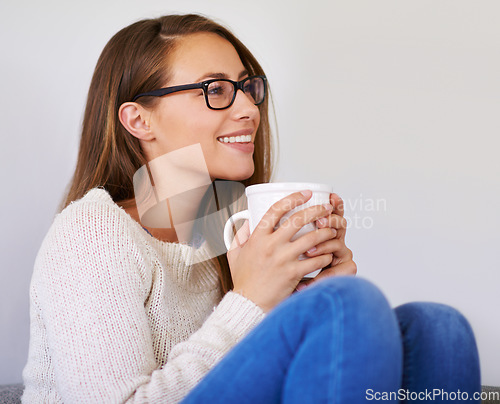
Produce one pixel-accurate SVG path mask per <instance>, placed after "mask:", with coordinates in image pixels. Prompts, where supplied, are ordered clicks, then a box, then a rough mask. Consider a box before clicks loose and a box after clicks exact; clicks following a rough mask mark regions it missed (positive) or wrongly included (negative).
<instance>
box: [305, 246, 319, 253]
mask: <svg viewBox="0 0 500 404" xmlns="http://www.w3.org/2000/svg"><path fill="white" fill-rule="evenodd" d="M316 250H317V248H316V247H313V248H310V249H309V250H307V252H308V253H313V252H314V251H316Z"/></svg>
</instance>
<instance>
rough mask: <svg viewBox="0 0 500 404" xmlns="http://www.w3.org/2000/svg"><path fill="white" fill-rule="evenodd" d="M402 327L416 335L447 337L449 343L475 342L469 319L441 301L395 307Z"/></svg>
mask: <svg viewBox="0 0 500 404" xmlns="http://www.w3.org/2000/svg"><path fill="white" fill-rule="evenodd" d="M395 312H396V315H397V317H398V320H399V324H400V327H401V329H402V331H403V333H405V332H411V334H412V335H413V336H414V337H417V336H418V337H419V338H425V339H429V338H432V339H435V338H440V339H445V340H446V341H448V343H450V344H451V343H453V342H455V343H457V344H461V343H463V342H465V341H472V342H474V333H473V331H472V328H471V326H470V324H469V322H468V321H467V319H466V318H465V317H464V316H463V315H462V314H461V313H460V312H459V311H458V310H456V309H455V308H453V307H450V306H447V305H445V304H440V303H430V302H413V303H406V304H403V305H401V306H399V307H396V309H395Z"/></svg>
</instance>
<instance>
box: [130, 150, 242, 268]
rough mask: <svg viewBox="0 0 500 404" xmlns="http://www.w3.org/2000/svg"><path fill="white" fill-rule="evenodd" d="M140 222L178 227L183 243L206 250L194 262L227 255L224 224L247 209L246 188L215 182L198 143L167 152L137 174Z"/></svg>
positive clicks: (135, 176)
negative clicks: (202, 247)
mask: <svg viewBox="0 0 500 404" xmlns="http://www.w3.org/2000/svg"><path fill="white" fill-rule="evenodd" d="M133 182H134V193H135V200H136V204H137V210H138V213H139V218H140V221H141V224H142V225H143V226H146V227H151V228H167V229H168V228H174V229H175V231H176V234H177V238H178V240H179V242H180V243H182V244H186V245H189V246H192V247H196V248H199V247H201V246H204V253H203V254H201V255H200V257H198V258H196V256H195V258H194V260H195V262H196V261H200V260H206V259H209V258H214V257H216V256H218V255H221V254H225V253H226V252H227V249H226V247H225V245H224V241H223V232H224V224H225V223H226V221H227V220H228V219H229V217H231V216H232V215H233V214H234V213H236V212H239V211H241V210H244V209H246V197H245V187H244V186H243V184H241V183H240V182H236V181H223V180H220V181H219V180H216V181H213V182H212V180H211V178H210V175H209V172H208V168H207V164H206V161H205V158H204V156H203V151H202V148H201V145H200V144H195V145H191V146H187V147H183V148H181V149H178V150H175V151H172V152H170V153H167V154H164V155H162V156H160V157H157V158H156V159H154V160H152V161H150V162H148V164H146V165H144V166H142V167H141V168H140V169H139V170H137V172H136V173H135V175H134V179H133Z"/></svg>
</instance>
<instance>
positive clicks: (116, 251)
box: [23, 189, 264, 403]
mask: <svg viewBox="0 0 500 404" xmlns="http://www.w3.org/2000/svg"><path fill="white" fill-rule="evenodd" d="M209 257H210V255H209V252H208V250H207V247H206V245H202V246H201V247H200V248H198V249H195V248H193V247H190V246H188V245H184V244H178V243H165V242H161V241H159V240H157V239H155V238H153V237H151V236H150V235H149V234H147V233H146V232H145V231H144V229H142V227H141V226H140V225H139V223H137V222H135V221H134V220H133V219H132V218H131V217H130V216H129V215H128V214H127V213H126V212H125V211H124V210H123V209H121V208H120V207H119V206H118V205H116V204H115V203H114V202H113V201H112V199H111V197H110V196H109V194H108V193H107V192H106V191H104V190H102V189H93V190H91V191H90V192H89V193H88V194H87V195H86V196H85V197H83V198H82V199H80V200H79V201H76V202H74V203H72V204H70V205H69V206H68V207H67V208H66V209H65V210H64V211H63V212H61V213H60V214H59V215H58V216H57V217H56V219H55V221H54V224H53V225H52V227H51V228H50V230H49V232H48V234H47V236H46V238H45V240H44V242H43V244H42V247H41V248H40V251H39V253H38V256H37V259H36V262H35V268H34V273H33V278H32V281H31V288H30V305H31V306H30V312H31V338H30V349H29V357H28V363H27V365H26V367H25V369H24V372H23V377H24V383H25V386H26V388H25V392H24V395H23V402H25V403H38V402H40V403H41V402H44V403H48V402H49V403H61V402H64V403H123V402H127V403H155V402H163V403H175V402H179V401H180V400H181V399H182V398H183V397H184V396H185V395H186V394H187V393H188V392H189V391H190V390H191V389H192V388H193V387H194V386H195V385H196V384H197V383H198V382H199V381H200V379H201V378H202V377H203V376H204V375H205V374H206V373H207V372H208V371H209V370H210V369H211V368H212V367H213V366H214V365H215V364H217V363H218V362H219V361H220V359H221V358H222V357H223V356H224V355H225V354H226V353H227V352H228V351H229V350H230V349H231V348H232V347H233V346H234V345H235V344H236V343H237V342H238V341H240V340H241V339H242V338H243V337H244V336H245V335H246V334H247V333H248V332H249V331H250V330H251V329H252V328H254V327H255V325H257V324H258V323H259V322H260V321H261V320H262V318H263V317H264V313H263V312H262V310H261V309H260V308H259V307H258V306H256V305H255V304H254V303H252V302H251V301H250V300H248V299H246V298H244V297H243V296H241V295H239V294H237V293H234V292H229V293H227V294H226V295H225V296H224V297H223V298H222V296H221V291H220V287H219V282H218V276H217V271H216V267H215V265H214V263H213V261H211V260H210V259H209ZM221 298H222V299H221Z"/></svg>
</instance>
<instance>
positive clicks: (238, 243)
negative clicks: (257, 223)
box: [229, 220, 250, 250]
mask: <svg viewBox="0 0 500 404" xmlns="http://www.w3.org/2000/svg"><path fill="white" fill-rule="evenodd" d="M249 238H250V224H249V223H248V220H245V223H243V226H241V228H240V229H239V230H238V231H237V232H236V234H235V235H234V239H233V242H232V243H231V247H230V248H229V250H233V249H235V248H241V247H243V245H244V244H245V243H246V242H247V241H248V239H249Z"/></svg>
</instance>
